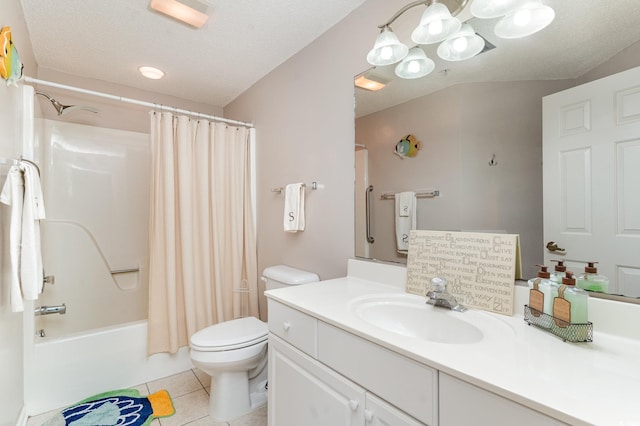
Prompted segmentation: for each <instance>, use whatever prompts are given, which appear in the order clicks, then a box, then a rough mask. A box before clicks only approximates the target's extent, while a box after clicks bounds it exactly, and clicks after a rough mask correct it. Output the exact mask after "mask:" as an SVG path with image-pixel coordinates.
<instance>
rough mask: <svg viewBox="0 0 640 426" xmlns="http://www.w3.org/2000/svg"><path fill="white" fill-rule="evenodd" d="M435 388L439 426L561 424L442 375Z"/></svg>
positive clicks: (545, 425)
mask: <svg viewBox="0 0 640 426" xmlns="http://www.w3.org/2000/svg"><path fill="white" fill-rule="evenodd" d="M439 388H440V389H439V394H440V426H459V425H470V424H477V425H492V426H513V425H531V426H547V425H564V424H565V423H562V422H559V421H558V420H556V419H553V418H551V417H548V416H545V415H544V414H542V413H539V412H537V411H534V410H532V409H530V408H527V407H525V406H523V405H520V404H518V403H516V402H513V401H510V400H508V399H506V398H503V397H501V396H498V395H496V394H494V393H491V392H488V391H485V390H484V389H481V388H479V387H477V386H474V385H472V384H469V383H467V382H464V381H462V380H460V379H457V378H455V377H452V376H450V375H448V374H444V373H442V372H440V377H439Z"/></svg>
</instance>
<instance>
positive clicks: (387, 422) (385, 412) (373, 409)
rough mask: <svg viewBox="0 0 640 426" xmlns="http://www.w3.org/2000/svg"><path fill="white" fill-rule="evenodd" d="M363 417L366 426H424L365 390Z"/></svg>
mask: <svg viewBox="0 0 640 426" xmlns="http://www.w3.org/2000/svg"><path fill="white" fill-rule="evenodd" d="M364 419H365V422H366V424H367V426H424V423H420V422H419V421H417V420H416V419H414V418H413V417H411V416H409V415H407V414H405V413H404V412H402V411H400V410H398V409H397V408H396V407H394V406H392V405H391V404H389V403H387V402H385V401H383V400H382V399H380V398H378V397H377V396H375V395H373V394H372V393H370V392H367V401H366V406H365V409H364Z"/></svg>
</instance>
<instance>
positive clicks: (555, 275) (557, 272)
mask: <svg viewBox="0 0 640 426" xmlns="http://www.w3.org/2000/svg"><path fill="white" fill-rule="evenodd" d="M552 262H555V263H556V266H555V267H554V268H553V269H554V270H553V272H552V273H551V278H550V279H551V281H553V282H554V283H558V284H562V279H563V278H564V276H565V273H566V271H567V267H566V266H564V260H552Z"/></svg>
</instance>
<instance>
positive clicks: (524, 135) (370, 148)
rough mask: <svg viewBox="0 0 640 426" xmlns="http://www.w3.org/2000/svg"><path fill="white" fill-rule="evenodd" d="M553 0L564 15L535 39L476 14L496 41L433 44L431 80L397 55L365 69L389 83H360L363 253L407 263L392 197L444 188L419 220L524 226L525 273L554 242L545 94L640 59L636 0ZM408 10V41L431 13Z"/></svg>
mask: <svg viewBox="0 0 640 426" xmlns="http://www.w3.org/2000/svg"><path fill="white" fill-rule="evenodd" d="M544 3H545V4H548V5H549V6H551V7H553V9H554V10H555V12H556V19H555V20H554V21H553V23H552V24H551V25H549V27H548V28H546V29H545V30H544V31H542V32H540V33H537V34H535V35H533V36H531V37H529V38H527V39H517V40H503V39H500V38H498V37H496V36H495V34H494V33H493V26H494V25H495V22H496V21H495V20H475V19H471V22H472V23H473V28H474V29H475V30H476V32H477V33H479V34H480V35H481V36H482V37H483V38H485V39H486V40H487V41H488V42H489V43H491V44H493V45H495V46H496V48H495V49H493V50H490V51H487V52H484V53H481V54H480V55H478V56H476V57H474V58H472V59H470V60H468V61H464V62H445V61H443V60H440V59H439V58H438V57H437V55H436V54H435V52H434V51H433V49H434V48H432V47H431V46H421V47H422V48H423V49H424V50H425V52H426V53H427V56H428V57H430V58H432V59H433V60H434V61H435V63H436V64H435V70H434V71H433V73H431V74H429V75H427V76H426V77H423V78H421V79H415V80H402V79H399V78H397V77H395V75H394V72H393V68H394V66H393V65H391V66H386V67H376V68H372V69H370V70H367V71H366V72H364V73H363V74H365V75H367V76H370V77H371V78H373V79H376V80H379V81H383V82H385V83H386V86H385V87H384V88H383V89H381V90H378V91H375V92H374V91H367V90H363V89H359V88H356V89H355V93H356V123H355V130H356V132H355V134H356V141H355V143H356V150H357V152H356V161H357V167H356V170H357V171H356V174H357V175H358V176H359V177H358V178H357V180H359V181H360V183H358V184H357V185H356V239H357V241H356V255H357V256H361V257H367V258H371V259H377V260H382V261H393V262H401V263H404V262H406V255H403V254H401V253H399V252H398V247H397V242H396V237H395V219H394V216H395V208H394V207H395V206H394V205H395V203H394V201H393V199H385V198H382V195H383V194H397V193H400V192H404V191H415V192H424V191H430V190H438V191H439V196H437V197H431V198H428V197H426V198H419V199H418V200H417V217H416V219H417V220H416V222H417V228H418V229H436V230H464V231H479V232H484V231H487V232H506V233H515V234H519V235H520V241H521V248H522V265H523V275H524V278H530V277H533V276H535V274H536V270H537V268H536V265H537V264H541V263H543V261H544V254H545V250H546V248H545V244H546V242H545V241H543V233H544V228H543V215H542V205H543V201H542V200H543V193H542V173H543V168H542V98H543V97H544V96H547V95H549V94H553V93H556V92H559V91H562V90H565V89H567V88H571V87H574V86H577V85H580V84H583V83H585V82H588V81H592V80H595V79H598V78H601V77H604V76H607V75H610V74H613V73H617V72H620V71H623V70H625V69H629V68H632V67H636V66H640V42H638V41H639V40H640V26H638V25H636V24H635V22H637V20H638V19H639V18H640V7H638V4H637V2H636V0H620V1H616V2H602V1H595V0H593V1H592V0H544ZM578 11H579V12H580V13H577V12H578ZM463 13H464V12H463ZM406 15H409V12H408V13H407V14H405V15H403V17H401V18H400V19H398V20H397V21H396V23H395V24H394V32H395V33H396V34H397V35H398V37H399V38H400V39H401V40H404V41H406V40H410V32H411V27H413V26H415V22H417V20H419V16H418V17H415V18H407V19H406V20H407V21H408V22H406V23H405V17H406ZM371 24H372V27H375V25H376V23H375V22H372V23H371ZM402 25H405V26H406V28H403V27H402ZM365 54H366V52H363V55H365ZM407 135H413V136H415V138H416V139H417V140H418V141H419V142H420V144H421V149H419V150H418V151H417V154H416V155H415V156H413V157H408V156H400V155H397V152H396V146H397V145H398V144H399V143H400V142H401V140H402V139H403V138H405V137H406V136H407ZM369 186H373V190H372V191H368V190H367V189H368V188H369ZM367 194H368V195H370V198H369V201H370V203H369V205H367V202H366V200H367V198H366V196H367ZM611 214H614V213H613V209H612V213H611ZM367 216H368V217H369V219H370V220H369V221H367V220H366V219H367ZM367 228H368V229H369V231H370V232H369V234H367ZM367 237H369V238H370V239H373V242H369V241H368V240H367ZM594 260H597V259H594ZM577 272H581V271H577ZM610 278H612V277H610Z"/></svg>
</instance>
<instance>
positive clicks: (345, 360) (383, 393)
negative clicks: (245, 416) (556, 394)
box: [268, 299, 563, 426]
mask: <svg viewBox="0 0 640 426" xmlns="http://www.w3.org/2000/svg"><path fill="white" fill-rule="evenodd" d="M268 303H269V364H268V368H269V410H268V413H269V414H268V417H269V425H270V426H301V425H304V426H328V425H331V426H340V425H360V426H370V425H375V426H420V425H429V426H459V425H466V424H479V425H484V424H490V425H492V426H500V425H505V426H506V425H514V424H517V425H520V426H534V425H535V426H539V425H543V426H544V425H561V424H563V423H560V422H558V421H557V420H555V419H553V418H551V417H547V416H545V415H544V414H541V413H539V412H537V411H534V410H532V409H529V408H527V407H525V406H523V405H520V404H518V403H516V402H513V401H511V400H508V399H506V398H503V397H501V396H498V395H495V394H493V393H491V392H488V391H486V390H484V389H481V388H479V387H477V386H474V385H471V384H469V383H467V382H464V381H462V380H459V379H457V378H455V377H453V376H450V375H448V374H445V373H443V372H439V371H438V370H436V369H433V368H431V367H428V366H426V365H424V364H421V363H418V362H416V361H414V360H412V359H409V358H407V357H405V356H403V355H400V354H398V353H396V352H394V351H392V350H390V349H387V348H385V347H383V346H381V345H379V344H376V343H373V342H371V341H369V340H366V339H363V338H361V337H358V336H356V335H354V334H352V333H348V332H346V331H344V330H342V329H340V328H337V327H334V326H331V325H329V324H326V323H324V322H322V321H319V320H317V319H316V318H314V317H312V316H310V315H307V314H305V313H302V312H300V311H297V310H295V309H292V308H290V307H288V306H286V305H283V304H281V303H279V302H276V301H274V300H272V299H269V301H268Z"/></svg>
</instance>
